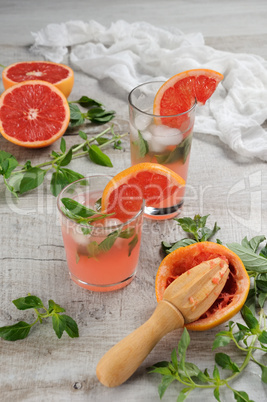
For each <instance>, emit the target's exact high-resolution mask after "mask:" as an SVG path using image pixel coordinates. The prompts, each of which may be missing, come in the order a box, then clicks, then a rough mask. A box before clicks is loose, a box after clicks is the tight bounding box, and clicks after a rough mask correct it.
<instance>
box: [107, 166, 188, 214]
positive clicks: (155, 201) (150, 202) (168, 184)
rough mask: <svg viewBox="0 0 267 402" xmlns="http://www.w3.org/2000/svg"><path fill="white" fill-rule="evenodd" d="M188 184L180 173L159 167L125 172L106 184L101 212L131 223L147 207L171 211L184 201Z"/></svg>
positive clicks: (136, 168) (141, 167)
mask: <svg viewBox="0 0 267 402" xmlns="http://www.w3.org/2000/svg"><path fill="white" fill-rule="evenodd" d="M184 186H185V181H184V179H182V178H181V177H180V176H179V175H178V174H177V173H175V172H174V171H172V170H170V169H168V168H167V167H165V166H163V165H160V164H158V163H150V162H145V163H139V164H137V165H134V166H131V167H129V168H128V169H125V170H123V171H122V172H120V173H118V174H117V175H116V176H114V177H113V179H112V180H110V182H109V183H108V184H107V186H106V187H105V189H104V192H103V195H102V204H101V207H102V210H104V211H107V212H108V213H109V212H113V213H115V217H116V218H118V219H121V220H125V219H129V218H130V216H131V215H133V214H135V213H136V212H138V211H139V210H140V208H141V205H142V202H143V199H144V200H145V201H146V206H154V207H156V206H158V207H168V203H169V205H175V203H176V202H177V200H178V199H179V198H181V190H182V189H183V187H184Z"/></svg>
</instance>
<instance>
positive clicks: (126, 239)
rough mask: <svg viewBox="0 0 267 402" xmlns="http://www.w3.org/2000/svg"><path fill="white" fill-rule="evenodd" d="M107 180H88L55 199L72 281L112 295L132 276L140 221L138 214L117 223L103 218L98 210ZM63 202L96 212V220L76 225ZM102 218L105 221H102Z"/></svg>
mask: <svg viewBox="0 0 267 402" xmlns="http://www.w3.org/2000/svg"><path fill="white" fill-rule="evenodd" d="M109 180H110V177H107V176H102V175H98V176H91V177H89V178H87V179H86V181H87V183H88V184H85V180H83V179H82V180H79V181H77V182H75V183H72V184H70V185H69V186H67V187H66V188H65V189H64V190H63V191H62V192H61V194H60V195H59V197H58V208H59V211H60V217H61V229H62V236H63V242H64V246H65V252H66V258H67V264H68V267H69V273H70V277H71V279H72V280H73V281H74V282H75V283H77V284H78V285H79V286H81V287H84V288H86V289H89V290H92V291H102V292H107V291H112V290H116V289H120V288H122V287H124V286H126V285H128V284H129V283H130V282H131V281H132V279H133V278H134V276H135V273H136V269H137V265H138V258H139V250H140V242H141V231H142V220H143V209H144V205H143V204H142V206H141V208H140V210H139V211H138V212H137V213H135V214H134V215H133V214H132V215H131V216H128V219H124V220H120V219H118V218H115V217H113V215H112V213H111V214H109V215H108V216H106V217H105V215H103V211H100V209H99V203H98V201H99V200H100V199H101V196H102V193H103V190H104V187H105V185H106V184H107V183H108V181H109ZM66 199H68V200H69V199H70V200H72V201H74V202H75V201H76V202H78V203H79V204H80V205H83V206H85V207H88V208H90V209H93V210H95V211H97V212H98V214H95V215H94V218H95V217H96V220H93V221H89V222H87V221H86V220H82V221H80V222H78V219H77V217H76V218H74V217H73V212H75V211H74V210H71V211H69V210H67V209H66V208H65V205H66V204H65V205H64V204H63V202H66V201H65V200H66ZM74 215H75V214H74ZM103 216H104V217H103Z"/></svg>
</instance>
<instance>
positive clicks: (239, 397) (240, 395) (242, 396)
mask: <svg viewBox="0 0 267 402" xmlns="http://www.w3.org/2000/svg"><path fill="white" fill-rule="evenodd" d="M234 397H235V400H236V401H237V402H244V401H245V402H253V401H252V400H251V399H250V398H249V396H248V394H247V393H246V392H245V391H236V390H234Z"/></svg>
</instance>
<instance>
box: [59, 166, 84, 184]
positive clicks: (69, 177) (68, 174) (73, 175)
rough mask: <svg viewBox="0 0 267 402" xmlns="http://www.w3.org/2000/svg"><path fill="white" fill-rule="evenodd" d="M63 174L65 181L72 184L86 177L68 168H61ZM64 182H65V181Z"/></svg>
mask: <svg viewBox="0 0 267 402" xmlns="http://www.w3.org/2000/svg"><path fill="white" fill-rule="evenodd" d="M60 171H61V173H63V175H64V178H65V180H66V181H67V182H68V183H69V184H70V183H73V182H74V181H76V180H80V179H83V178H84V176H83V175H82V174H80V173H78V172H75V171H74V170H71V169H67V168H60ZM65 180H64V181H65Z"/></svg>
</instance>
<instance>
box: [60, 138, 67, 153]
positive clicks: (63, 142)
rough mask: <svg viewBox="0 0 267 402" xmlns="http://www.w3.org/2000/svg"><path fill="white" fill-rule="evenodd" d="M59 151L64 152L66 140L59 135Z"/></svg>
mask: <svg viewBox="0 0 267 402" xmlns="http://www.w3.org/2000/svg"><path fill="white" fill-rule="evenodd" d="M60 151H61V152H62V153H63V154H64V152H66V141H65V138H63V137H61V141H60Z"/></svg>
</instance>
